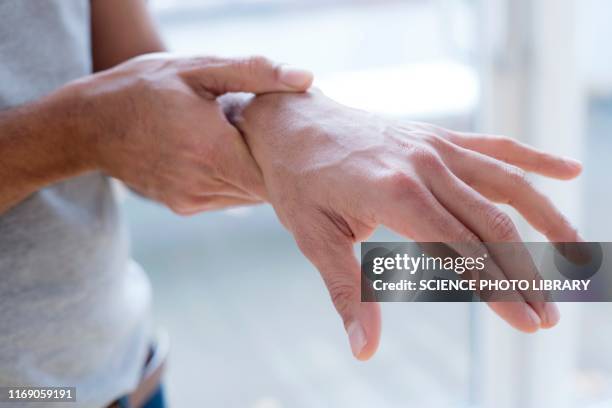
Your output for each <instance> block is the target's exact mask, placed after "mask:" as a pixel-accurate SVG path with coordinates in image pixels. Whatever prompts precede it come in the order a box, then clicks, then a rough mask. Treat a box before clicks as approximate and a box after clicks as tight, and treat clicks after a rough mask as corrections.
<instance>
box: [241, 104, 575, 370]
mask: <svg viewBox="0 0 612 408" xmlns="http://www.w3.org/2000/svg"><path fill="white" fill-rule="evenodd" d="M230 117H231V118H232V121H233V122H235V123H236V124H237V126H238V127H239V128H240V129H241V131H242V132H243V134H244V136H245V138H246V141H247V144H248V145H249V147H250V149H251V152H252V154H253V156H254V157H255V159H256V161H257V163H258V164H259V167H260V168H261V170H262V174H263V178H264V180H265V185H266V188H267V191H268V198H269V200H270V202H271V203H272V205H273V206H274V208H275V210H276V212H277V214H278V216H279V218H280V220H281V221H282V223H283V224H284V225H285V226H286V227H287V228H288V229H289V230H290V231H291V232H292V233H293V235H294V237H295V239H296V241H297V243H298V246H299V247H300V249H301V250H302V252H303V253H304V254H305V255H306V256H307V257H308V258H309V259H310V260H311V261H312V262H313V264H314V265H315V266H316V267H317V268H318V269H319V271H320V273H321V275H322V277H323V280H324V282H325V284H326V286H327V288H328V289H329V292H330V294H331V298H332V301H333V303H334V305H335V307H336V309H337V310H338V312H339V314H340V315H341V317H342V319H343V321H344V326H345V329H346V331H347V333H348V336H349V340H350V344H351V348H352V351H353V354H354V355H355V356H356V357H357V358H359V359H368V358H369V357H370V356H372V355H373V353H374V352H375V350H376V348H377V345H378V342H379V337H380V324H381V323H380V311H379V307H378V305H377V304H375V303H362V302H360V297H361V296H360V267H359V264H358V262H357V260H356V259H355V257H354V254H353V244H354V243H355V242H358V241H363V240H366V239H367V238H368V236H369V235H370V234H371V233H372V232H373V230H374V229H375V228H376V227H377V226H378V225H380V224H384V225H386V226H388V227H389V228H391V229H393V230H395V231H397V232H398V233H400V234H402V235H404V236H405V237H407V238H410V239H414V240H416V241H420V242H447V243H449V244H450V245H451V246H453V248H454V249H455V250H456V251H457V252H459V253H460V254H462V255H464V256H472V255H473V254H474V251H477V253H478V254H479V255H482V254H483V252H484V253H487V248H486V246H484V245H483V244H482V243H483V242H520V241H521V239H520V237H519V235H518V233H517V230H516V228H515V226H514V225H513V223H512V221H511V219H510V218H509V217H508V216H507V215H506V214H505V213H503V212H502V211H500V210H499V209H498V208H497V207H496V206H495V205H494V204H493V202H503V203H507V204H510V205H512V206H514V207H515V208H516V209H517V210H518V211H520V213H521V214H522V215H523V216H524V217H525V218H526V219H527V221H529V222H530V223H531V224H532V225H533V226H534V227H535V228H536V229H537V230H539V231H541V232H542V233H544V234H545V235H546V236H547V237H548V238H549V239H550V240H552V241H560V242H563V241H566V242H569V241H572V242H573V241H576V240H579V239H580V238H579V236H578V234H577V232H576V230H575V229H574V228H573V227H572V226H571V225H570V224H569V222H568V221H567V220H566V219H565V218H564V217H563V215H562V214H561V213H560V212H559V211H558V210H557V209H556V208H555V207H554V206H553V204H552V203H551V202H550V201H549V200H548V199H547V198H546V197H545V196H544V195H542V194H541V193H539V192H538V191H537V190H535V189H534V188H533V186H532V185H531V184H530V183H529V181H528V179H527V178H526V176H525V172H524V170H529V171H535V172H538V173H540V174H544V175H547V176H550V177H556V178H560V179H570V178H573V177H575V176H577V175H578V174H579V173H580V171H581V166H580V164H578V163H577V162H575V161H573V160H569V159H563V158H559V157H555V156H551V155H548V154H546V153H543V152H539V151H537V150H535V149H532V148H530V147H527V146H525V145H522V144H519V143H517V142H515V141H513V140H511V139H508V138H504V137H494V136H483V135H472V134H462V133H454V132H450V131H447V130H444V129H440V128H437V127H434V126H430V125H426V124H417V123H408V124H400V123H394V122H391V121H387V120H384V119H381V118H379V117H377V116H374V115H371V114H368V113H366V112H362V111H357V110H354V109H349V108H347V107H344V106H341V105H339V104H337V103H335V102H333V101H331V100H330V99H328V98H326V97H325V96H324V95H322V94H321V93H320V92H309V93H307V94H299V95H280V94H272V95H265V96H260V97H256V98H253V99H252V100H251V101H250V102H249V103H247V105H246V107H244V109H243V110H240V109H237V110H234V111H233V112H230ZM521 168H522V169H524V170H522V169H521ZM491 251H492V250H491ZM492 255H493V256H492V257H490V259H494V260H495V263H493V264H492V265H490V266H489V269H490V272H491V273H493V275H494V276H497V277H503V276H511V278H509V279H512V278H514V279H516V278H522V277H534V275H535V273H536V271H535V267H534V266H533V265H532V264H531V262H530V261H528V260H530V257H529V256H527V257H525V258H521V259H525V262H524V264H522V265H520V264H517V263H516V259H517V257H516V256H512V257H510V258H509V259H508V258H504V256H503V254H495V253H493V254H492ZM514 255H516V254H514ZM515 295H516V297H515V300H518V301H517V302H505V303H492V304H491V307H492V308H493V309H494V310H495V311H496V312H497V313H498V314H499V315H500V316H501V317H502V318H504V319H505V320H507V321H508V322H509V323H510V324H512V325H513V326H514V327H516V328H518V329H520V330H523V331H526V332H532V331H535V330H537V329H539V328H540V327H551V326H554V325H555V324H556V323H557V321H558V320H559V313H558V310H557V308H556V306H555V305H554V304H552V303H545V302H541V301H534V300H533V299H528V300H527V301H526V300H525V299H526V296H525V295H524V294H520V293H518V294H515Z"/></svg>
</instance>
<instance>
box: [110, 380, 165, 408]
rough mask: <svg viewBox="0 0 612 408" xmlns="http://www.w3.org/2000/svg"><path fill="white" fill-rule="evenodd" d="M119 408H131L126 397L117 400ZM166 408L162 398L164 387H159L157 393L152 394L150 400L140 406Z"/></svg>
mask: <svg viewBox="0 0 612 408" xmlns="http://www.w3.org/2000/svg"><path fill="white" fill-rule="evenodd" d="M119 406H120V407H121V408H132V407H130V404H129V403H128V400H127V397H123V398H121V399H119ZM165 407H166V399H165V398H164V387H163V386H161V385H160V386H159V388H157V391H155V393H154V394H153V396H152V397H151V398H149V400H148V401H147V402H145V404H144V405H143V406H142V408H165Z"/></svg>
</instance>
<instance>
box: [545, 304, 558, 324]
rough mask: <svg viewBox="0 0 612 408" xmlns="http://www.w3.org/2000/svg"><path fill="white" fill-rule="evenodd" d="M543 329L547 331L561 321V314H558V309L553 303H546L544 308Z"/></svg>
mask: <svg viewBox="0 0 612 408" xmlns="http://www.w3.org/2000/svg"><path fill="white" fill-rule="evenodd" d="M544 313H545V317H544V322H543V323H544V326H543V327H544V328H546V329H548V328H551V327H553V326H555V325H556V324H557V323H559V320H560V319H561V313H559V308H558V307H557V305H556V304H554V303H546V305H545V306H544Z"/></svg>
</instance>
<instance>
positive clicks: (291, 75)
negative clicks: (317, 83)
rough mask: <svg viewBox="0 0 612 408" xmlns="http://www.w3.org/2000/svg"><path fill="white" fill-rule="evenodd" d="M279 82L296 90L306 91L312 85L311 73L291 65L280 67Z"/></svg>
mask: <svg viewBox="0 0 612 408" xmlns="http://www.w3.org/2000/svg"><path fill="white" fill-rule="evenodd" d="M279 78H280V81H281V82H282V83H283V84H285V85H287V86H290V87H291V88H296V89H307V88H308V87H310V84H311V83H312V78H313V75H312V72H310V71H307V70H305V69H301V68H295V67H292V66H291V65H281V66H280V67H279Z"/></svg>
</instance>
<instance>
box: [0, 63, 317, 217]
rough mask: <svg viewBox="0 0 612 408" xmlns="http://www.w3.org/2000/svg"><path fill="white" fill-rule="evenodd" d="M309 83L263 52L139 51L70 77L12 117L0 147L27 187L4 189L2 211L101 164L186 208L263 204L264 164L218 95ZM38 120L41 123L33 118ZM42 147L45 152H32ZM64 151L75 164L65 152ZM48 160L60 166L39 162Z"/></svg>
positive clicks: (11, 174) (7, 169) (10, 174)
mask: <svg viewBox="0 0 612 408" xmlns="http://www.w3.org/2000/svg"><path fill="white" fill-rule="evenodd" d="M311 82H312V75H311V74H310V73H308V72H305V71H302V70H297V69H291V68H288V67H283V66H279V65H276V64H273V63H272V62H270V61H268V60H266V59H264V58H261V57H255V58H247V59H220V58H210V57H203V58H173V57H171V56H169V55H167V54H149V55H145V56H143V57H138V58H135V59H132V60H129V61H127V62H125V63H123V64H121V65H118V66H116V67H114V68H112V69H110V70H107V71H102V72H100V73H98V74H96V75H92V76H89V77H86V78H83V79H80V80H78V81H75V82H72V83H70V84H68V85H66V86H65V87H63V88H61V89H60V90H58V91H56V92H54V93H53V94H52V95H50V96H48V97H47V98H44V99H43V100H41V101H38V102H36V103H34V104H32V105H31V106H26V107H22V108H20V109H18V112H17V113H15V114H14V115H11V114H10V112H9V113H8V114H5V115H4V116H6V120H5V121H4V123H0V125H4V126H2V129H6V132H3V137H4V139H0V148H1V147H2V146H4V144H6V148H7V150H6V151H7V152H8V151H9V150H8V149H9V148H10V149H11V150H10V151H12V152H13V155H12V156H11V157H10V158H9V157H7V161H6V165H5V166H4V167H0V170H2V171H3V172H4V173H6V176H7V178H11V179H14V180H19V178H20V177H21V180H20V181H19V182H15V185H16V186H17V187H15V189H16V188H19V189H20V191H13V190H15V189H9V188H8V186H4V188H5V189H6V190H7V191H0V199H1V200H0V210H2V209H4V208H7V207H8V206H10V205H12V204H14V203H15V201H16V200H18V199H21V198H23V197H25V195H27V194H28V193H31V192H33V191H36V190H37V189H39V188H41V187H43V184H48V183H50V182H53V181H57V180H58V179H61V178H67V177H70V176H73V175H75V174H76V173H78V172H82V171H87V170H102V171H104V172H105V173H107V174H109V175H111V176H113V177H116V178H118V179H120V180H122V181H123V182H125V183H126V184H127V185H129V186H130V187H131V188H133V189H134V190H136V191H138V192H140V193H142V194H143V195H145V196H147V197H149V198H152V199H154V200H157V201H159V202H161V203H164V204H166V205H167V206H168V207H170V208H171V209H172V210H174V211H175V212H177V213H180V214H192V213H195V212H198V211H203V210H210V209H215V208H220V207H226V206H232V205H239V204H248V203H253V202H258V201H260V200H262V199H263V198H264V197H265V189H264V188H263V184H262V179H261V173H260V171H259V168H258V166H257V164H256V163H255V161H254V160H253V158H252V156H251V154H250V153H249V150H248V147H247V146H246V144H245V143H244V140H243V138H242V136H241V135H240V133H239V132H238V131H237V130H236V129H235V128H234V127H233V126H232V125H231V124H230V123H229V122H228V121H227V119H226V118H225V115H224V114H223V110H222V109H221V107H220V104H219V103H218V102H217V100H216V98H217V96H219V95H221V94H224V93H226V92H237V91H244V92H253V93H256V94H259V93H265V92H273V91H274V92H300V91H304V90H306V89H308V87H309V86H310V84H311ZM43 117H44V118H45V120H43V121H40V120H38V119H39V118H43ZM0 119H2V118H0ZM37 122H43V123H42V126H33V125H32V124H33V123H37ZM39 125H40V123H39ZM36 129H39V130H38V131H37V130H36ZM41 129H42V130H41ZM38 133H40V134H38ZM48 133H53V134H48ZM46 140H53V144H54V146H46V145H45V144H44V143H45V141H46ZM58 144H59V145H60V146H61V147H59V148H58V147H57V145H58ZM31 146H35V149H32V148H31ZM21 150H23V156H25V155H28V159H27V161H26V160H25V158H24V157H22V156H21V155H20V153H19V151H21ZM3 151H4V149H3ZM35 151H40V152H39V153H40V157H31V156H32V155H33V154H35V153H34V152H35ZM64 151H70V157H69V161H70V162H71V163H72V164H73V165H70V166H67V165H66V162H67V161H68V160H67V159H66V160H63V159H62V157H61V154H62V152H64ZM50 157H52V158H53V162H54V165H56V167H57V166H61V167H62V171H56V170H57V169H56V168H51V165H47V166H45V167H44V168H38V167H37V163H39V162H41V163H42V162H47V161H49V158H50ZM12 158H14V162H15V163H14V164H11V163H10V162H9V159H12ZM22 163H28V165H27V167H24V165H23V164H22ZM4 173H1V174H0V175H2V174H4ZM56 173H57V174H56ZM51 175H54V176H53V177H51ZM26 186H27V189H26ZM9 190H10V191H9Z"/></svg>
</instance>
